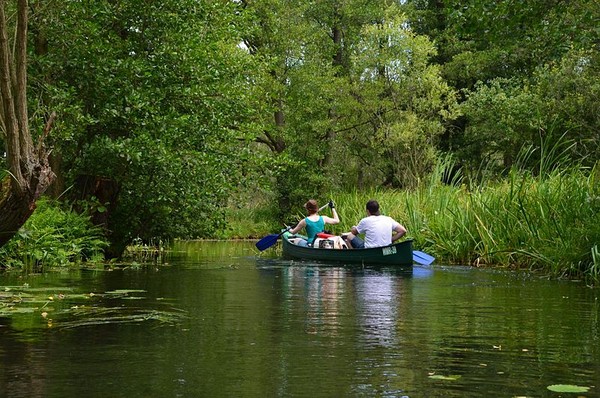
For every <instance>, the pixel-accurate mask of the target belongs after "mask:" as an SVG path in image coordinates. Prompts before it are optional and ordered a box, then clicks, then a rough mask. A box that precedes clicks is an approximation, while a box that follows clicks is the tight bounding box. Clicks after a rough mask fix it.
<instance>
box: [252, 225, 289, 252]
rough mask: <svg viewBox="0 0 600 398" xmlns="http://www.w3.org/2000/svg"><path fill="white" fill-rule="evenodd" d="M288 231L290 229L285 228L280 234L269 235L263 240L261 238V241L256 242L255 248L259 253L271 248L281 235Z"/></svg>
mask: <svg viewBox="0 0 600 398" xmlns="http://www.w3.org/2000/svg"><path fill="white" fill-rule="evenodd" d="M290 229H291V228H290V227H287V228H286V229H284V230H283V231H281V233H278V234H271V235H267V236H265V237H264V238H262V239H261V240H259V241H258V242H256V248H257V249H258V250H260V251H261V252H262V251H263V250H267V249H268V248H269V247H271V246H273V245H274V244H275V243H277V241H278V240H279V237H280V236H281V235H283V234H284V233H286V232H287V231H289V230H290Z"/></svg>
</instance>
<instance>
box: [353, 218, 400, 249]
mask: <svg viewBox="0 0 600 398" xmlns="http://www.w3.org/2000/svg"><path fill="white" fill-rule="evenodd" d="M399 225H400V224H399V223H398V222H397V221H395V220H394V219H393V218H391V217H388V216H369V217H365V218H363V219H362V220H360V222H359V223H358V225H357V226H356V230H357V231H358V233H359V234H365V248H368V247H381V246H388V245H390V244H391V243H392V231H393V230H394V229H395V228H398V226H399Z"/></svg>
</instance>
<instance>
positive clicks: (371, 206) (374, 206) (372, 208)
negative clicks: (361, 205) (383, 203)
mask: <svg viewBox="0 0 600 398" xmlns="http://www.w3.org/2000/svg"><path fill="white" fill-rule="evenodd" d="M367 210H368V211H369V214H371V215H373V216H378V215H379V203H377V201H376V200H373V199H371V200H369V201H368V202H367Z"/></svg>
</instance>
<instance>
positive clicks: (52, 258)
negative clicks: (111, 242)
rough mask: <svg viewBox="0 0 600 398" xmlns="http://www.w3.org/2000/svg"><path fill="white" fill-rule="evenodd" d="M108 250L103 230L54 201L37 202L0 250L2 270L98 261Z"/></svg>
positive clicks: (85, 217)
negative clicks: (31, 212) (16, 231)
mask: <svg viewBox="0 0 600 398" xmlns="http://www.w3.org/2000/svg"><path fill="white" fill-rule="evenodd" d="M105 247H107V242H106V240H105V239H104V238H103V234H102V230H101V229H100V228H99V227H96V226H94V225H93V224H92V223H91V222H90V220H89V218H88V217H87V216H85V215H80V214H77V213H75V212H72V211H69V210H66V209H64V208H62V207H61V205H60V204H59V203H57V202H54V201H50V200H40V201H38V203H37V209H36V211H35V213H34V214H33V215H32V216H31V218H30V219H29V220H28V221H27V222H26V223H25V225H24V226H23V227H22V228H21V229H20V230H19V232H18V233H17V235H16V236H15V237H14V238H13V239H12V240H11V241H9V242H8V243H7V244H6V245H5V246H3V247H2V248H0V264H1V265H2V266H3V267H4V268H12V267H27V268H36V269H40V268H41V267H47V266H67V265H69V264H80V263H81V262H84V261H91V260H94V261H96V260H97V261H100V260H101V259H103V255H102V251H103V249H104V248H105Z"/></svg>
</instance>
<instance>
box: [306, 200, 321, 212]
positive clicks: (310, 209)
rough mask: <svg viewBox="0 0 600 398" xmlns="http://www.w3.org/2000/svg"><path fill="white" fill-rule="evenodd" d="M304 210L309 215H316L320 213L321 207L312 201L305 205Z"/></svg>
mask: <svg viewBox="0 0 600 398" xmlns="http://www.w3.org/2000/svg"><path fill="white" fill-rule="evenodd" d="M304 208H305V209H306V211H308V214H314V213H316V212H318V211H319V205H318V204H317V201H316V200H314V199H310V200H309V201H308V202H306V203H305V204H304Z"/></svg>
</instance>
